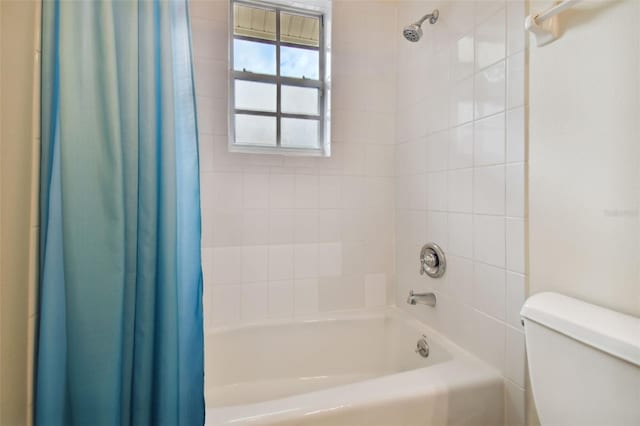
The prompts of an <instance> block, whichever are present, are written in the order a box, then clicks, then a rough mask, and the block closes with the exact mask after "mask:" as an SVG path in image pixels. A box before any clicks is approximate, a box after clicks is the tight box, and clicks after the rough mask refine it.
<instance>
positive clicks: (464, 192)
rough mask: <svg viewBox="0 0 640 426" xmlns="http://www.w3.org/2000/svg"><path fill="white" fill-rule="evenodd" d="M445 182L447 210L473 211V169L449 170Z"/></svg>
mask: <svg viewBox="0 0 640 426" xmlns="http://www.w3.org/2000/svg"><path fill="white" fill-rule="evenodd" d="M447 184H448V189H447V195H448V209H449V211H450V212H459V213H471V212H472V211H473V169H461V170H453V171H450V172H449V173H448V177H447Z"/></svg>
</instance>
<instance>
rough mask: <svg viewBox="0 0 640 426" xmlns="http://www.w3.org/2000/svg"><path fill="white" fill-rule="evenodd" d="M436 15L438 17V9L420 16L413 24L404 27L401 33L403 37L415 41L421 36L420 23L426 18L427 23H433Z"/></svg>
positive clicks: (436, 18)
mask: <svg viewBox="0 0 640 426" xmlns="http://www.w3.org/2000/svg"><path fill="white" fill-rule="evenodd" d="M438 17H440V12H439V11H438V9H435V10H434V11H433V12H431V13H428V14H426V15H424V16H423V17H422V18H420V20H419V21H418V22H414V23H413V24H411V25H408V26H406V27H404V30H403V31H402V35H404V38H406V39H407V40H409V41H411V42H413V43H415V42H417V41H418V40H420V39H421V38H422V23H423V22H424V21H426V20H427V19H428V20H429V23H430V24H432V25H433V24H435V23H436V22H438Z"/></svg>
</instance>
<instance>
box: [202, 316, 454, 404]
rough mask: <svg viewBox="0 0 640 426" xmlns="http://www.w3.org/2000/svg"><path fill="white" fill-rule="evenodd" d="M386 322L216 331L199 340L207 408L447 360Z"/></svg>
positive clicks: (402, 326) (413, 333)
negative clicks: (424, 353) (203, 343)
mask: <svg viewBox="0 0 640 426" xmlns="http://www.w3.org/2000/svg"><path fill="white" fill-rule="evenodd" d="M421 336H422V331H421V330H420V329H418V328H416V327H412V326H410V324H409V323H408V322H407V321H405V320H403V319H399V318H397V317H396V316H393V315H389V314H386V315H378V316H374V317H368V318H350V319H330V320H309V321H297V322H288V323H279V324H272V325H254V326H240V327H233V328H226V329H217V330H213V331H212V332H210V333H209V334H208V336H207V350H206V359H207V377H206V384H207V392H206V398H207V406H208V407H222V406H232V405H240V404H250V403H255V402H261V401H266V400H272V399H277V398H283V397H287V396H291V395H296V394H301V393H306V392H310V391H314V390H319V389H326V388H331V387H334V386H339V385H343V384H348V383H355V382H359V381H363V380H367V379H371V378H375V377H381V376H385V375H389V374H394V373H399V372H403V371H407V370H413V369H417V368H422V367H427V366H430V365H435V364H438V363H442V362H445V361H447V360H449V359H451V358H452V355H451V354H450V352H449V351H448V350H447V348H445V347H444V346H443V345H441V344H440V343H439V340H438V339H430V338H429V336H427V341H428V343H429V345H430V355H429V357H428V358H423V357H421V356H420V355H419V354H417V353H415V347H416V342H417V340H418V339H419V338H420V337H421Z"/></svg>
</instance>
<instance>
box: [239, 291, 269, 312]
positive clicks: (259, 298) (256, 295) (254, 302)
mask: <svg viewBox="0 0 640 426" xmlns="http://www.w3.org/2000/svg"><path fill="white" fill-rule="evenodd" d="M241 297H242V305H241V312H242V320H243V321H258V320H262V319H265V318H267V313H268V289H267V283H251V284H243V285H242V296H241Z"/></svg>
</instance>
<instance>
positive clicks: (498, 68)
mask: <svg viewBox="0 0 640 426" xmlns="http://www.w3.org/2000/svg"><path fill="white" fill-rule="evenodd" d="M505 72H506V70H505V63H504V61H500V62H498V63H497V64H495V65H492V66H490V67H489V68H486V69H484V70H483V71H480V72H478V73H477V74H476V76H475V92H474V93H475V99H474V105H475V118H476V119H478V118H482V117H486V116H488V115H492V114H495V113H498V112H501V111H504V109H505V100H506V99H505V98H506V93H505V77H506V76H505Z"/></svg>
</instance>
